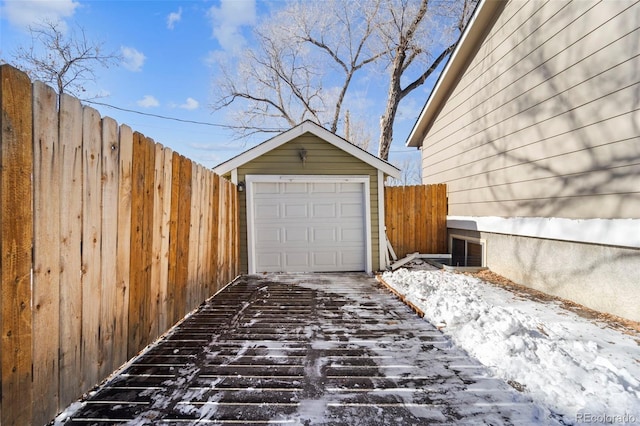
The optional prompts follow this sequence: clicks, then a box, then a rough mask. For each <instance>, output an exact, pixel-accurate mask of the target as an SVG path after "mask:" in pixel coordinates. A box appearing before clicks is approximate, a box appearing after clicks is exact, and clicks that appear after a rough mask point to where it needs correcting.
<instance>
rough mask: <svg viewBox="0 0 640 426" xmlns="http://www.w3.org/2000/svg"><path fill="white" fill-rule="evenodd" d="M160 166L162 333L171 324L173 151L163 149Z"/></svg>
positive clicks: (160, 328) (159, 325) (160, 314)
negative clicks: (169, 291) (170, 266)
mask: <svg viewBox="0 0 640 426" xmlns="http://www.w3.org/2000/svg"><path fill="white" fill-rule="evenodd" d="M163 161H164V163H163V164H162V204H161V210H160V215H161V220H160V239H161V242H160V265H159V266H160V276H159V283H160V310H159V312H158V328H159V331H160V333H163V332H164V331H165V330H167V329H168V328H169V327H171V325H172V324H174V322H173V321H171V320H170V319H169V312H170V311H169V310H168V286H169V228H170V222H171V194H172V188H171V178H172V174H173V173H172V165H173V151H172V150H171V149H169V148H164V149H163Z"/></svg>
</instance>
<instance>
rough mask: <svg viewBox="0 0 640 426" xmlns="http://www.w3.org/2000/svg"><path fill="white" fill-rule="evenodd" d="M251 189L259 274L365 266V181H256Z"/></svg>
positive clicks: (321, 270) (353, 268)
mask: <svg viewBox="0 0 640 426" xmlns="http://www.w3.org/2000/svg"><path fill="white" fill-rule="evenodd" d="M252 187H253V189H252V191H251V192H250V194H251V195H252V197H253V198H252V200H253V203H252V205H253V208H252V220H253V225H252V226H253V229H254V231H253V232H254V233H255V235H256V237H255V238H254V244H255V247H254V249H253V253H255V262H253V263H254V269H255V272H280V271H284V272H330V271H336V272H338V271H362V270H365V268H366V253H367V249H366V247H365V241H366V236H365V231H364V230H365V217H364V216H365V203H364V188H365V185H364V184H363V183H362V182H359V183H336V182H319V183H318V182H277V183H270V182H269V183H263V182H255V183H253V184H252Z"/></svg>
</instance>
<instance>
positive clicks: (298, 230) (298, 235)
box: [283, 227, 309, 244]
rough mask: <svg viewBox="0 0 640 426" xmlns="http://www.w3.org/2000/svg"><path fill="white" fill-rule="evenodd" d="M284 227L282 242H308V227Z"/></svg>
mask: <svg viewBox="0 0 640 426" xmlns="http://www.w3.org/2000/svg"><path fill="white" fill-rule="evenodd" d="M283 229H284V243H285V244H287V243H299V242H304V243H308V242H309V229H308V228H306V227H304V228H303V227H295V228H292V227H286V228H283Z"/></svg>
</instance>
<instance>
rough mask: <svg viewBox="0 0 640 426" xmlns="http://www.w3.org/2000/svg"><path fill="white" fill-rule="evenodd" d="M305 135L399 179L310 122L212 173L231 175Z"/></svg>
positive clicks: (389, 169)
mask: <svg viewBox="0 0 640 426" xmlns="http://www.w3.org/2000/svg"><path fill="white" fill-rule="evenodd" d="M305 133H310V134H312V135H314V136H316V137H318V138H320V139H322V140H323V141H325V142H326V143H328V144H331V145H333V146H335V147H336V148H338V149H340V150H342V151H344V152H345V153H348V154H349V155H351V156H353V157H355V158H357V159H358V160H360V161H362V162H364V163H366V164H368V165H370V166H371V167H374V168H376V169H378V170H381V171H382V172H383V173H384V174H385V175H387V176H391V177H393V178H395V179H399V178H400V170H399V169H398V168H397V167H395V166H393V165H391V164H390V163H388V162H386V161H384V160H381V159H380V158H378V157H376V156H375V155H372V154H371V153H369V152H367V151H365V150H363V149H362V148H360V147H358V146H356V145H354V144H352V143H350V142H349V141H347V140H345V139H343V138H341V137H340V136H338V135H336V134H334V133H331V132H330V131H328V130H327V129H325V128H324V127H322V126H320V125H318V124H316V123H313V122H311V121H305V122H303V123H302V124H299V125H298V126H296V127H294V128H292V129H290V130H288V131H286V132H284V133H281V134H279V135H278V136H276V137H274V138H271V139H269V140H268V141H265V142H263V143H261V144H259V145H257V146H255V147H253V148H251V149H249V150H247V151H245V152H243V153H242V154H240V155H237V156H236V157H234V158H232V159H230V160H228V161H225V162H224V163H221V164H219V165H218V166H216V167H214V169H213V171H214V172H215V173H217V174H219V175H221V176H224V175H226V174H229V173H231V174H233V172H234V170H237V169H238V168H239V167H242V166H243V165H245V164H247V163H249V162H251V161H253V160H255V159H257V158H258V157H261V156H262V155H264V154H266V153H268V152H270V151H272V150H274V149H276V148H278V147H280V146H282V145H284V144H286V143H289V142H291V141H293V140H294V139H296V138H298V137H299V136H302V135H304V134H305Z"/></svg>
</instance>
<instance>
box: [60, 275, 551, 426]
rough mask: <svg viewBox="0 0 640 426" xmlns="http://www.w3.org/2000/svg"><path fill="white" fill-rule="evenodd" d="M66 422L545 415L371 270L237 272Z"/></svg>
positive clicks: (380, 421) (352, 421)
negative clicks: (401, 299)
mask: <svg viewBox="0 0 640 426" xmlns="http://www.w3.org/2000/svg"><path fill="white" fill-rule="evenodd" d="M75 407H76V408H74V409H69V410H67V412H66V413H65V415H64V416H60V417H59V418H58V420H57V423H63V424H85V425H86V424H107V423H108V424H113V423H119V422H121V423H129V424H189V423H193V424H195V423H198V424H206V423H208V424H300V425H307V424H310V425H319V424H323V425H367V426H369V425H390V424H394V425H396V424H397V425H418V424H440V423H443V424H460V423H465V424H469V423H473V424H483V423H484V424H530V423H532V421H533V420H534V419H535V418H536V416H537V415H538V414H539V412H540V411H539V409H538V408H537V407H535V406H534V405H533V404H532V403H531V402H530V401H529V400H528V399H527V398H526V397H525V396H524V395H523V394H520V393H518V392H517V391H515V390H514V389H513V388H511V387H510V386H508V385H507V384H505V383H504V382H502V381H500V380H498V379H496V378H493V377H492V376H491V375H490V373H489V372H488V371H487V370H486V369H485V368H484V367H483V366H481V365H480V364H479V363H478V362H477V361H475V360H474V359H472V358H470V357H469V356H468V355H467V354H466V353H465V352H463V351H462V350H460V349H458V348H456V347H455V346H454V345H453V344H452V342H451V341H450V340H449V339H448V338H447V337H446V336H444V335H443V334H442V333H441V332H440V331H438V330H437V329H436V328H435V327H433V326H431V325H430V324H429V323H428V322H426V321H423V320H422V319H420V318H419V317H417V316H416V315H415V314H414V313H413V312H412V311H411V310H410V309H409V308H407V307H406V306H405V305H404V304H402V303H401V302H399V301H398V300H397V299H396V298H395V297H394V296H393V295H392V294H391V293H389V292H388V291H387V290H386V289H385V288H383V287H382V286H381V285H380V284H378V283H377V282H376V281H375V279H373V278H372V277H370V276H367V275H365V274H304V275H282V274H281V275H277V274H273V275H264V276H245V277H240V278H239V279H238V280H236V281H235V282H234V283H233V284H232V285H230V286H228V287H227V288H225V289H224V290H223V291H222V292H220V293H219V294H218V295H216V296H215V297H213V298H212V299H210V300H209V301H207V302H206V303H205V304H203V305H202V306H201V307H200V309H199V310H198V311H197V312H196V313H195V314H193V315H191V316H190V317H188V318H187V319H186V320H185V321H183V322H182V323H181V324H180V325H179V326H177V327H175V328H174V330H172V331H171V332H170V333H169V334H168V335H167V336H166V337H165V338H163V339H162V340H160V341H159V342H157V343H156V344H155V345H153V346H152V347H151V348H149V349H148V350H146V351H145V352H144V353H143V354H142V355H141V356H139V357H137V358H136V359H134V360H133V361H132V362H131V363H130V364H129V365H128V366H127V367H126V368H124V369H123V370H122V371H121V372H120V373H119V374H117V375H116V376H115V377H114V378H112V379H111V380H110V381H108V382H107V383H105V384H103V385H102V386H100V387H99V388H97V389H96V390H95V392H92V393H91V394H90V396H89V397H88V398H86V399H85V400H83V401H82V402H81V403H79V404H76V405H75Z"/></svg>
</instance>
